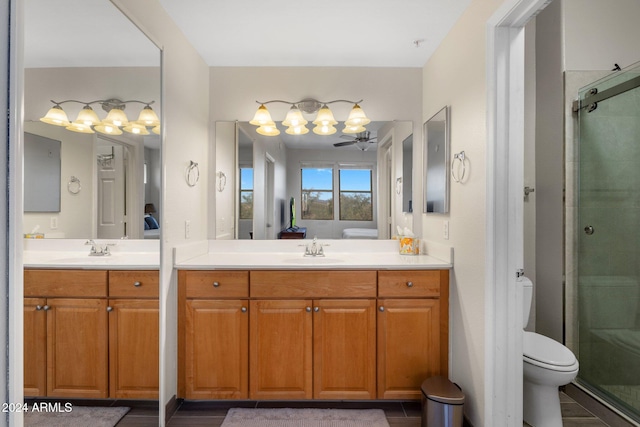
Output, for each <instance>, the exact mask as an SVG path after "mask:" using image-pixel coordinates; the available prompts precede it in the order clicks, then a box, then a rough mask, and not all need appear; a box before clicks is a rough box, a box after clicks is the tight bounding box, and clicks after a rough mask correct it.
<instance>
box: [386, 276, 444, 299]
mask: <svg viewBox="0 0 640 427" xmlns="http://www.w3.org/2000/svg"><path fill="white" fill-rule="evenodd" d="M378 296H381V297H408V298H411V297H438V296H440V270H395V271H379V272H378Z"/></svg>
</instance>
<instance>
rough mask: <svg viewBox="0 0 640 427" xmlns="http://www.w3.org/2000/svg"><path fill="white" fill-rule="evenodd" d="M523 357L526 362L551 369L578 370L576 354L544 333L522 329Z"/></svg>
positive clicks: (562, 370)
mask: <svg viewBox="0 0 640 427" xmlns="http://www.w3.org/2000/svg"><path fill="white" fill-rule="evenodd" d="M523 357H524V361H525V362H526V363H530V364H532V365H535V366H539V367H541V368H545V369H550V370H553V371H561V372H571V371H576V370H578V360H577V359H576V356H575V355H574V354H573V352H571V350H569V349H568V348H567V347H565V346H564V345H562V344H560V343H559V342H557V341H554V340H552V339H551V338H549V337H546V336H544V335H540V334H536V333H534V332H528V331H524V336H523Z"/></svg>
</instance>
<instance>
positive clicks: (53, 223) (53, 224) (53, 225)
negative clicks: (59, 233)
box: [49, 216, 58, 230]
mask: <svg viewBox="0 0 640 427" xmlns="http://www.w3.org/2000/svg"><path fill="white" fill-rule="evenodd" d="M49 228H51V229H52V230H55V229H57V228H58V217H57V216H52V217H51V224H49Z"/></svg>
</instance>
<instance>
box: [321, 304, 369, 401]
mask: <svg viewBox="0 0 640 427" xmlns="http://www.w3.org/2000/svg"><path fill="white" fill-rule="evenodd" d="M313 354H314V357H313V384H314V386H313V389H314V392H313V397H314V398H315V399H375V397H376V301H375V300H373V299H362V300H331V299H323V300H318V301H314V315H313Z"/></svg>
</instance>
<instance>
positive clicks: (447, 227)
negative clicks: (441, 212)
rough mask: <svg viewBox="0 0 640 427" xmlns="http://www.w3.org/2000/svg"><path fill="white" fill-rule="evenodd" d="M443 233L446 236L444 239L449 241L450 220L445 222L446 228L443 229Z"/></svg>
mask: <svg viewBox="0 0 640 427" xmlns="http://www.w3.org/2000/svg"><path fill="white" fill-rule="evenodd" d="M442 231H443V234H444V236H443V237H444V238H445V239H446V240H449V221H448V220H445V221H444V226H443V227H442Z"/></svg>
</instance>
